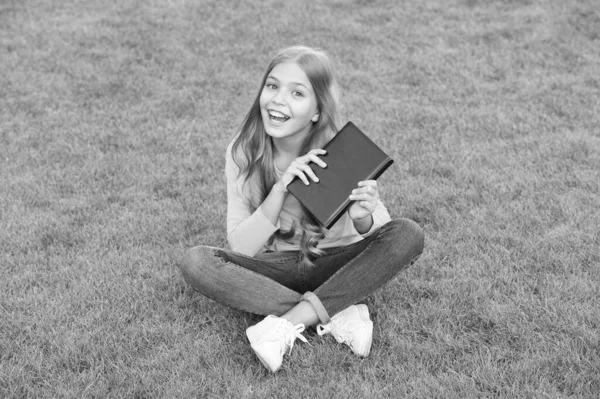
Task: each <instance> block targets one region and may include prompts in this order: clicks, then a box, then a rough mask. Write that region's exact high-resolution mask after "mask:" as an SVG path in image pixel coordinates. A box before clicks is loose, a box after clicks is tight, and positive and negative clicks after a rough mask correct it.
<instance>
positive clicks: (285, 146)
mask: <svg viewBox="0 0 600 399" xmlns="http://www.w3.org/2000/svg"><path fill="white" fill-rule="evenodd" d="M301 146H302V143H296V142H293V141H292V140H285V139H283V140H282V139H273V162H275V166H277V168H278V169H279V170H286V169H287V168H288V166H289V165H290V164H291V163H292V161H293V160H294V159H296V158H298V157H299V156H300V155H301V154H300V148H301Z"/></svg>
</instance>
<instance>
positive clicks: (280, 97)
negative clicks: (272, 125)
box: [271, 90, 285, 105]
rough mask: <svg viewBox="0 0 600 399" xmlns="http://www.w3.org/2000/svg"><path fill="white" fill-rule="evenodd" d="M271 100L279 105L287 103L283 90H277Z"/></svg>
mask: <svg viewBox="0 0 600 399" xmlns="http://www.w3.org/2000/svg"><path fill="white" fill-rule="evenodd" d="M271 101H273V102H274V103H275V104H278V105H285V96H284V94H283V93H282V91H281V90H277V91H276V92H275V95H274V96H273V99H272V100H271Z"/></svg>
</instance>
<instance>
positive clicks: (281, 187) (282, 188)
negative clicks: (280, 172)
mask: <svg viewBox="0 0 600 399" xmlns="http://www.w3.org/2000/svg"><path fill="white" fill-rule="evenodd" d="M271 191H275V192H276V193H277V194H280V195H287V193H288V189H287V186H286V185H285V184H284V183H283V182H282V181H281V180H279V181H278V182H277V183H275V185H274V186H273V188H272V189H271Z"/></svg>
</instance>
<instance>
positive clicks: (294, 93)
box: [292, 91, 304, 97]
mask: <svg viewBox="0 0 600 399" xmlns="http://www.w3.org/2000/svg"><path fill="white" fill-rule="evenodd" d="M292 94H293V95H294V96H295V97H304V93H302V92H301V91H294V92H292Z"/></svg>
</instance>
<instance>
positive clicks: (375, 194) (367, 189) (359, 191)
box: [350, 180, 379, 202]
mask: <svg viewBox="0 0 600 399" xmlns="http://www.w3.org/2000/svg"><path fill="white" fill-rule="evenodd" d="M378 198H379V190H378V189H377V182H376V181H375V180H365V181H361V182H359V183H358V188H355V189H354V190H352V194H351V195H350V199H351V200H352V201H361V200H363V201H375V202H377V199H378Z"/></svg>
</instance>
